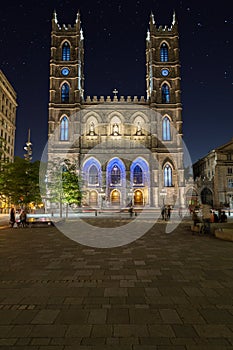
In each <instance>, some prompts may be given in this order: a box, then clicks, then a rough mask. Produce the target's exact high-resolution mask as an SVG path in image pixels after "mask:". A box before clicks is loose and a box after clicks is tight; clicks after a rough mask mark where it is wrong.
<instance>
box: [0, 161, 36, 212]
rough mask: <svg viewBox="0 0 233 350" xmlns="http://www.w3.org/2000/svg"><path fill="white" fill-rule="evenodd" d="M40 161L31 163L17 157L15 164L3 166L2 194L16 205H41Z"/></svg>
mask: <svg viewBox="0 0 233 350" xmlns="http://www.w3.org/2000/svg"><path fill="white" fill-rule="evenodd" d="M39 168H40V161H35V162H34V163H30V162H29V161H27V160H24V159H22V158H20V157H15V161H14V163H5V164H2V171H1V174H0V193H1V195H3V196H5V197H7V198H9V201H10V202H11V203H13V204H15V205H17V204H19V203H20V204H22V205H25V206H28V204H29V203H31V202H34V203H35V204H39V203H41V195H40V187H39Z"/></svg>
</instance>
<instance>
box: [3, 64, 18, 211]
mask: <svg viewBox="0 0 233 350" xmlns="http://www.w3.org/2000/svg"><path fill="white" fill-rule="evenodd" d="M16 108H17V102H16V93H15V90H14V89H13V87H12V86H11V84H10V83H9V81H8V80H7V78H6V76H5V75H4V74H3V72H2V71H1V70H0V164H1V163H2V162H13V161H14V147H15V124H16ZM7 205H8V204H7V203H6V199H5V198H1V197H0V211H1V212H4V210H5V208H6V206H7Z"/></svg>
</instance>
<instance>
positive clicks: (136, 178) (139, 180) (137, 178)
mask: <svg viewBox="0 0 233 350" xmlns="http://www.w3.org/2000/svg"><path fill="white" fill-rule="evenodd" d="M133 183H134V184H135V185H141V184H143V173H142V168H141V167H140V166H139V165H136V166H135V168H134V170H133Z"/></svg>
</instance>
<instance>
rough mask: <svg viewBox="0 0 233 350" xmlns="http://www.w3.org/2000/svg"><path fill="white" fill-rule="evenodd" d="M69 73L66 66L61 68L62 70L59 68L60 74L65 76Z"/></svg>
mask: <svg viewBox="0 0 233 350" xmlns="http://www.w3.org/2000/svg"><path fill="white" fill-rule="evenodd" d="M69 73H70V71H69V69H68V68H62V70H61V74H62V75H65V76H67V75H69Z"/></svg>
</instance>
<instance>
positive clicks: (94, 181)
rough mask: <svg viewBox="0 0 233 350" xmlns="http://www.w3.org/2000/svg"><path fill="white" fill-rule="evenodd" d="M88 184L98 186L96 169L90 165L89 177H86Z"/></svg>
mask: <svg viewBox="0 0 233 350" xmlns="http://www.w3.org/2000/svg"><path fill="white" fill-rule="evenodd" d="M88 183H89V185H98V183H99V181H98V169H97V168H96V166H95V165H92V166H91V167H90V169H89V176H88Z"/></svg>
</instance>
